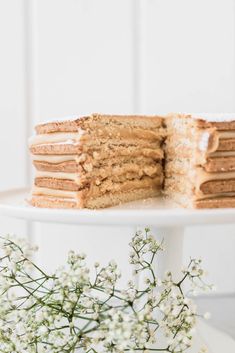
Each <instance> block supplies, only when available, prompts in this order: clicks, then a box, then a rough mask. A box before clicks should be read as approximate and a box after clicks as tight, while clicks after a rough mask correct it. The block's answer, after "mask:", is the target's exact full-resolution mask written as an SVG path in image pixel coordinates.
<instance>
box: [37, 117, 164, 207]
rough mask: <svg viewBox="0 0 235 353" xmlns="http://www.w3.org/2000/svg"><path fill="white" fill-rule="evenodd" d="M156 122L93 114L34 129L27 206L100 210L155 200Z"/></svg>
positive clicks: (159, 134)
mask: <svg viewBox="0 0 235 353" xmlns="http://www.w3.org/2000/svg"><path fill="white" fill-rule="evenodd" d="M162 124H163V122H162V118H161V117H158V116H151V117H146V116H121V115H99V114H93V115H91V116H87V117H80V118H77V119H69V120H64V121H56V122H50V123H45V124H40V125H38V126H37V127H36V133H37V134H36V135H35V136H34V137H33V138H32V139H31V140H30V151H31V153H32V155H33V164H34V166H35V168H36V174H35V181H34V187H33V190H32V198H31V201H30V203H31V204H32V205H33V206H37V207H56V208H85V207H86V208H103V207H108V206H112V205H116V204H120V203H123V202H128V201H133V200H137V199H142V198H148V197H154V196H157V195H159V194H160V192H161V189H162V182H163V170H162V159H163V149H162V142H163V135H164V131H165V130H164V129H163V127H162Z"/></svg>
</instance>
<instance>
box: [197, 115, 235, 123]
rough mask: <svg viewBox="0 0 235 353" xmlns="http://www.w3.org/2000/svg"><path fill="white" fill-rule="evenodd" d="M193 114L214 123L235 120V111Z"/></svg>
mask: <svg viewBox="0 0 235 353" xmlns="http://www.w3.org/2000/svg"><path fill="white" fill-rule="evenodd" d="M191 116H192V118H193V119H202V120H205V121H208V122H214V123H222V122H226V121H227V122H229V121H235V113H215V114H214V113H197V114H191Z"/></svg>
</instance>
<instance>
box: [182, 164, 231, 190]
mask: <svg viewBox="0 0 235 353" xmlns="http://www.w3.org/2000/svg"><path fill="white" fill-rule="evenodd" d="M189 174H191V173H190V172H189ZM192 174H194V177H195V179H196V183H197V185H198V186H200V185H201V184H203V183H205V182H207V181H212V180H228V179H235V172H222V173H207V172H205V171H204V170H203V169H202V168H196V169H195V171H193V172H192Z"/></svg>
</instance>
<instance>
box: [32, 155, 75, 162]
mask: <svg viewBox="0 0 235 353" xmlns="http://www.w3.org/2000/svg"><path fill="white" fill-rule="evenodd" d="M31 157H32V159H33V160H34V161H38V162H47V163H55V164H57V163H63V162H68V161H76V162H79V161H80V155H76V154H70V155H69V154H68V155H58V156H53V155H40V154H34V155H32V156H31Z"/></svg>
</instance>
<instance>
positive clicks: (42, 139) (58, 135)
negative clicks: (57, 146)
mask: <svg viewBox="0 0 235 353" xmlns="http://www.w3.org/2000/svg"><path fill="white" fill-rule="evenodd" d="M82 135H83V132H82V131H81V132H80V133H79V132H55V133H51V134H42V135H35V136H32V137H31V138H30V139H29V146H30V147H31V146H35V145H42V144H52V143H62V142H63V143H74V142H79V141H80V138H81V136H82Z"/></svg>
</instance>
